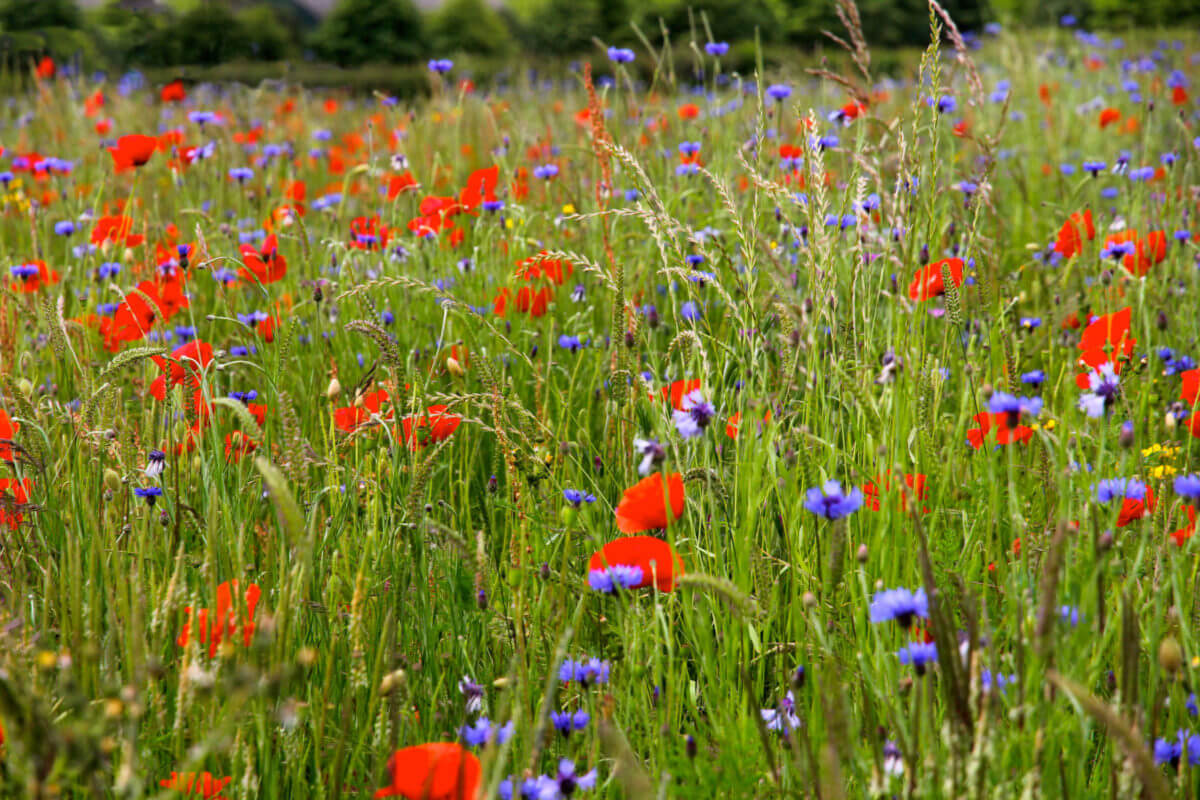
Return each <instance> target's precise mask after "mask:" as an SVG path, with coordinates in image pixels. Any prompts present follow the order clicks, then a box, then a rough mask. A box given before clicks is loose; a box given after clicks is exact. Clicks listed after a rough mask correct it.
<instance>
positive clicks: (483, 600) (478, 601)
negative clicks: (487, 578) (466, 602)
mask: <svg viewBox="0 0 1200 800" xmlns="http://www.w3.org/2000/svg"><path fill="white" fill-rule="evenodd" d="M475 605H477V606H479V610H480V611H487V607H488V596H487V592H485V591H484V590H483V589H480V590H479V591H478V592H476V593H475Z"/></svg>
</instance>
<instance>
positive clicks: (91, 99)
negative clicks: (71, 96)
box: [83, 89, 104, 117]
mask: <svg viewBox="0 0 1200 800" xmlns="http://www.w3.org/2000/svg"><path fill="white" fill-rule="evenodd" d="M102 108H104V90H102V89H97V90H96V91H95V92H93V93H92V94H90V95H88V98H87V99H86V100H84V101H83V113H84V115H85V116H88V117H94V116H96V114H97V113H98V112H99V111H100V109H102Z"/></svg>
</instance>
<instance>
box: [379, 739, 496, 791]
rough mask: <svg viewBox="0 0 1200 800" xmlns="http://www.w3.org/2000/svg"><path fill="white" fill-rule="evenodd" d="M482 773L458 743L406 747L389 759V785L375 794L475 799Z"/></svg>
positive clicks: (476, 761)
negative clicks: (390, 781)
mask: <svg viewBox="0 0 1200 800" xmlns="http://www.w3.org/2000/svg"><path fill="white" fill-rule="evenodd" d="M482 772H483V769H482V767H481V766H480V764H479V759H478V758H476V757H475V755H474V754H473V753H471V752H470V751H469V750H467V749H466V748H465V747H463V746H462V745H459V744H452V743H449V742H431V743H430V744H419V745H416V746H415V747H406V748H404V749H403V750H397V751H396V752H394V753H392V757H391V758H389V759H388V773H389V774H390V775H391V779H392V783H391V785H390V786H385V787H383V788H382V789H380V790H378V791H377V792H375V797H403V798H405V800H476V798H477V796H478V794H479V782H480V776H481V774H482Z"/></svg>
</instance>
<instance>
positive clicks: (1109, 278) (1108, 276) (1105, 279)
mask: <svg viewBox="0 0 1200 800" xmlns="http://www.w3.org/2000/svg"><path fill="white" fill-rule="evenodd" d="M1112 282H1113V274H1112V270H1111V269H1106V270H1104V271H1103V272H1101V273H1100V283H1102V284H1103V285H1105V286H1111V285H1112Z"/></svg>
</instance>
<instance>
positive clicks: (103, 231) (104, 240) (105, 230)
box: [91, 216, 146, 247]
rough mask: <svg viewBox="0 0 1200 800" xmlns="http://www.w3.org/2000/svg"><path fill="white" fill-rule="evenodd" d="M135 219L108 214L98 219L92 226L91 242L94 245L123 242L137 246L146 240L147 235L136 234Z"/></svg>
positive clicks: (125, 244)
mask: <svg viewBox="0 0 1200 800" xmlns="http://www.w3.org/2000/svg"><path fill="white" fill-rule="evenodd" d="M132 231H133V220H132V219H130V218H129V217H123V216H106V217H101V218H100V219H98V220H96V226H95V227H94V228H92V236H91V242H92V244H94V245H106V244H110V243H111V244H121V245H124V246H125V247H137V246H138V245H140V244H141V243H142V242H144V241H146V237H145V236H135V235H134V234H133V233H132Z"/></svg>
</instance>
